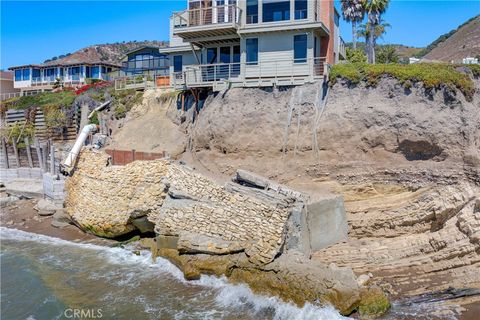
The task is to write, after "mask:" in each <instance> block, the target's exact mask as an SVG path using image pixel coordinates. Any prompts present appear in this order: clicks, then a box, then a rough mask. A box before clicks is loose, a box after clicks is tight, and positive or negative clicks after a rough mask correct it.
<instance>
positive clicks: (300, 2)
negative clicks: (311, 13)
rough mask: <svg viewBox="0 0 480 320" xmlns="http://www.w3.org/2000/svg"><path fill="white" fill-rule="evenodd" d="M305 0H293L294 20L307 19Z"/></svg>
mask: <svg viewBox="0 0 480 320" xmlns="http://www.w3.org/2000/svg"><path fill="white" fill-rule="evenodd" d="M307 12H308V9H307V0H295V20H300V19H307V18H308V15H307Z"/></svg>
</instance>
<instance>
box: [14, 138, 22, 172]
mask: <svg viewBox="0 0 480 320" xmlns="http://www.w3.org/2000/svg"><path fill="white" fill-rule="evenodd" d="M12 145H13V155H14V156H15V163H16V164H17V168H20V158H19V156H18V149H17V141H16V139H15V137H12Z"/></svg>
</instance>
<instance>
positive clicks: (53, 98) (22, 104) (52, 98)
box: [2, 91, 75, 110]
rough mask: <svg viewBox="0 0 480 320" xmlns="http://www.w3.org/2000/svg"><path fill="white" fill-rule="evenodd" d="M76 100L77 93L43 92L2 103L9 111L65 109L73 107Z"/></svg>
mask: <svg viewBox="0 0 480 320" xmlns="http://www.w3.org/2000/svg"><path fill="white" fill-rule="evenodd" d="M74 100H75V92H73V91H60V92H42V93H39V94H37V95H34V96H23V97H17V98H12V99H9V100H6V101H3V102H2V105H3V104H4V105H5V106H6V108H7V109H20V110H23V109H26V108H29V107H32V106H34V107H39V108H42V109H43V107H45V106H56V107H64V106H70V105H72V103H73V101H74Z"/></svg>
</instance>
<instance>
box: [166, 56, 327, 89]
mask: <svg viewBox="0 0 480 320" xmlns="http://www.w3.org/2000/svg"><path fill="white" fill-rule="evenodd" d="M325 61H326V59H325V57H319V58H305V59H285V60H272V61H256V62H246V63H240V62H238V63H221V64H205V65H191V66H186V67H185V69H184V70H183V71H182V72H175V73H173V75H172V83H173V86H174V87H178V86H200V85H211V84H213V83H215V82H219V81H229V82H244V81H262V80H268V81H272V82H275V83H278V81H279V80H281V81H282V82H285V81H287V82H288V81H289V82H290V83H292V84H294V83H295V82H296V81H297V80H305V79H312V80H313V79H315V78H318V77H321V76H323V75H324V74H326V73H327V72H328V68H327V66H328V65H327V64H326V63H325Z"/></svg>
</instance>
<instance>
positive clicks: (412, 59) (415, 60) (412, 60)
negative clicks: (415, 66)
mask: <svg viewBox="0 0 480 320" xmlns="http://www.w3.org/2000/svg"><path fill="white" fill-rule="evenodd" d="M418 62H420V59H418V58H415V57H410V58H409V59H408V63H410V64H412V63H418Z"/></svg>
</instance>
